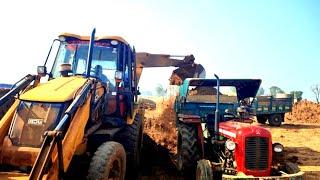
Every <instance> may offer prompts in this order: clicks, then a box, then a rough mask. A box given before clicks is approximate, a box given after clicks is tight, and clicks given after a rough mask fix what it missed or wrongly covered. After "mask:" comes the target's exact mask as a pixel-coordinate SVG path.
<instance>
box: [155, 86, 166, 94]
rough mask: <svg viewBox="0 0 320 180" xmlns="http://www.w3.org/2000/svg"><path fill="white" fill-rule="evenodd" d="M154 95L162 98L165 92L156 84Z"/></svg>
mask: <svg viewBox="0 0 320 180" xmlns="http://www.w3.org/2000/svg"><path fill="white" fill-rule="evenodd" d="M156 93H157V96H164V95H166V90H165V89H163V87H162V85H161V84H158V85H157V86H156Z"/></svg>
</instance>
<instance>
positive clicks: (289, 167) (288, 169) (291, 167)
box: [284, 162, 300, 174]
mask: <svg viewBox="0 0 320 180" xmlns="http://www.w3.org/2000/svg"><path fill="white" fill-rule="evenodd" d="M284 172H285V173H288V174H295V173H298V172H300V168H299V167H298V165H297V164H295V163H293V162H285V164H284Z"/></svg>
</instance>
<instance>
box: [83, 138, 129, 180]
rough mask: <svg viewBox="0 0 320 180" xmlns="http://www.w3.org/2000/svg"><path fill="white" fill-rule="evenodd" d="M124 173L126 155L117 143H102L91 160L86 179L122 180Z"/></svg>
mask: <svg viewBox="0 0 320 180" xmlns="http://www.w3.org/2000/svg"><path fill="white" fill-rule="evenodd" d="M125 173H126V153H125V150H124V148H123V146H122V145H121V144H120V143H117V142H113V141H110V142H106V143H103V144H102V145H101V146H100V147H99V148H98V149H97V151H96V152H95V153H94V156H93V158H92V160H91V163H90V167H89V170H88V176H87V179H89V180H97V179H111V178H112V179H119V180H123V179H124V177H125Z"/></svg>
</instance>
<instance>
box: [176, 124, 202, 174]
mask: <svg viewBox="0 0 320 180" xmlns="http://www.w3.org/2000/svg"><path fill="white" fill-rule="evenodd" d="M178 130H179V133H180V135H181V149H180V152H181V166H180V167H179V170H180V171H181V172H182V173H183V174H190V172H193V171H194V170H195V167H196V164H197V160H198V159H199V158H200V157H199V153H198V151H199V150H198V142H197V135H196V131H195V128H194V125H192V124H190V125H188V124H183V123H181V124H179V129H178Z"/></svg>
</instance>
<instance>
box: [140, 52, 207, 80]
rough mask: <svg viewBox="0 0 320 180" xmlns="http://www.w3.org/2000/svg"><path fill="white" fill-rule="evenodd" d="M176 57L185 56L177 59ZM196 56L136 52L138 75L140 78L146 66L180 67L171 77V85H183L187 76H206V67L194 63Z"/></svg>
mask: <svg viewBox="0 0 320 180" xmlns="http://www.w3.org/2000/svg"><path fill="white" fill-rule="evenodd" d="M175 57H183V59H176V58H175ZM194 60H195V58H194V56H193V55H192V54H191V55H188V56H171V55H168V54H150V53H136V62H137V69H140V70H139V71H138V70H137V72H140V73H137V76H138V79H139V78H140V75H141V72H142V69H143V68H144V67H170V66H173V67H178V68H177V69H175V70H174V71H173V72H172V74H171V77H170V85H181V84H182V82H183V80H184V79H186V78H205V76H206V73H205V69H204V67H203V66H202V65H201V64H196V63H194Z"/></svg>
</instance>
